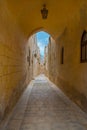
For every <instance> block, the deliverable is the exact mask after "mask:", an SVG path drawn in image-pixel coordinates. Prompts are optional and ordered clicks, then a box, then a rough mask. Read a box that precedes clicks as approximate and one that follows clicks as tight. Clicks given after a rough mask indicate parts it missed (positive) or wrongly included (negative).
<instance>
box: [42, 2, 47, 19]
mask: <svg viewBox="0 0 87 130" xmlns="http://www.w3.org/2000/svg"><path fill="white" fill-rule="evenodd" d="M41 14H42V18H43V19H47V16H48V10H47V9H46V5H45V4H44V5H43V9H41Z"/></svg>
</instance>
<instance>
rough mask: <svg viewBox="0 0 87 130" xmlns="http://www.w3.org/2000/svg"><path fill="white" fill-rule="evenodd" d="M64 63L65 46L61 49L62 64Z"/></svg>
mask: <svg viewBox="0 0 87 130" xmlns="http://www.w3.org/2000/svg"><path fill="white" fill-rule="evenodd" d="M63 63H64V47H62V49H61V64H63Z"/></svg>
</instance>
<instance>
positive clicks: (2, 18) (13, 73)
mask: <svg viewBox="0 0 87 130" xmlns="http://www.w3.org/2000/svg"><path fill="white" fill-rule="evenodd" d="M25 43H26V38H25V37H24V35H23V33H22V32H21V31H20V28H19V27H18V26H17V24H16V22H15V21H14V19H13V17H12V15H11V13H10V12H9V11H8V9H7V6H6V3H4V1H3V0H1V1H0V120H1V119H2V118H4V115H5V116H6V115H7V113H8V112H9V111H10V110H12V108H13V106H14V105H15V103H16V101H17V100H18V98H19V96H20V94H21V93H22V91H23V89H24V88H25V86H26V84H27V82H26V76H27V72H26V70H27V69H26V52H25Z"/></svg>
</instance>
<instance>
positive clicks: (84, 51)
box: [81, 31, 87, 63]
mask: <svg viewBox="0 0 87 130" xmlns="http://www.w3.org/2000/svg"><path fill="white" fill-rule="evenodd" d="M81 62H82V63H83V62H87V32H86V31H84V32H83V34H82V39H81Z"/></svg>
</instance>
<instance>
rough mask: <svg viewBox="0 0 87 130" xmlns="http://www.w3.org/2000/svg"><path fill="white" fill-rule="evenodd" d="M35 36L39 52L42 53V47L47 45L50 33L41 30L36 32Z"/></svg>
mask: <svg viewBox="0 0 87 130" xmlns="http://www.w3.org/2000/svg"><path fill="white" fill-rule="evenodd" d="M36 37H37V44H38V46H39V48H40V53H41V55H44V47H45V46H47V44H48V43H49V37H50V35H49V34H48V33H46V32H43V31H41V32H38V33H36Z"/></svg>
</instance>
